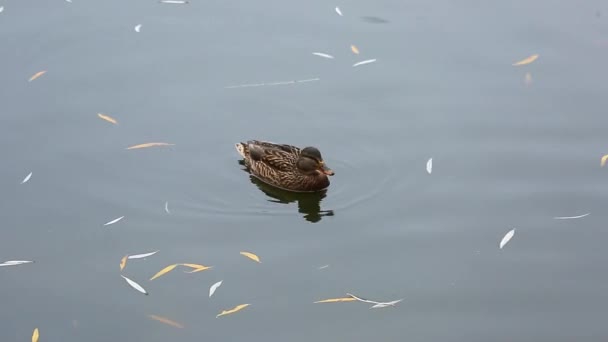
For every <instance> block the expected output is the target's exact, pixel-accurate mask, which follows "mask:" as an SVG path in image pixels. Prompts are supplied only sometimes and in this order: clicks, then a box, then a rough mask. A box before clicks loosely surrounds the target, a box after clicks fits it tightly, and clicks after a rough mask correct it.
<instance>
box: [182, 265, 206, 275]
mask: <svg viewBox="0 0 608 342" xmlns="http://www.w3.org/2000/svg"><path fill="white" fill-rule="evenodd" d="M180 265H182V266H186V267H190V268H193V269H194V270H192V271H190V272H186V273H195V272H201V271H204V270H208V269H210V268H211V267H210V266H205V265H199V264H180Z"/></svg>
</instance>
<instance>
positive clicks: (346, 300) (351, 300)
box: [315, 297, 356, 304]
mask: <svg viewBox="0 0 608 342" xmlns="http://www.w3.org/2000/svg"><path fill="white" fill-rule="evenodd" d="M354 301H356V299H355V298H353V297H343V298H329V299H323V300H319V301H316V302H315V304H316V303H338V302H354Z"/></svg>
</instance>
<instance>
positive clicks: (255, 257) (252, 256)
mask: <svg viewBox="0 0 608 342" xmlns="http://www.w3.org/2000/svg"><path fill="white" fill-rule="evenodd" d="M241 255H244V256H246V257H248V258H249V259H251V260H253V261H257V262H259V263H262V262H261V261H260V257H259V256H257V255H255V254H253V253H249V252H241Z"/></svg>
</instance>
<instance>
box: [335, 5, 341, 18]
mask: <svg viewBox="0 0 608 342" xmlns="http://www.w3.org/2000/svg"><path fill="white" fill-rule="evenodd" d="M336 13H338V15H339V16H342V11H341V10H340V7H336Z"/></svg>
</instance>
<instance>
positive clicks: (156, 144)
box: [127, 142, 175, 150]
mask: <svg viewBox="0 0 608 342" xmlns="http://www.w3.org/2000/svg"><path fill="white" fill-rule="evenodd" d="M173 145H175V144H169V143H165V142H151V143H145V144H139V145H133V146H130V147H127V150H135V149H138V148H146V147H154V146H173Z"/></svg>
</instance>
